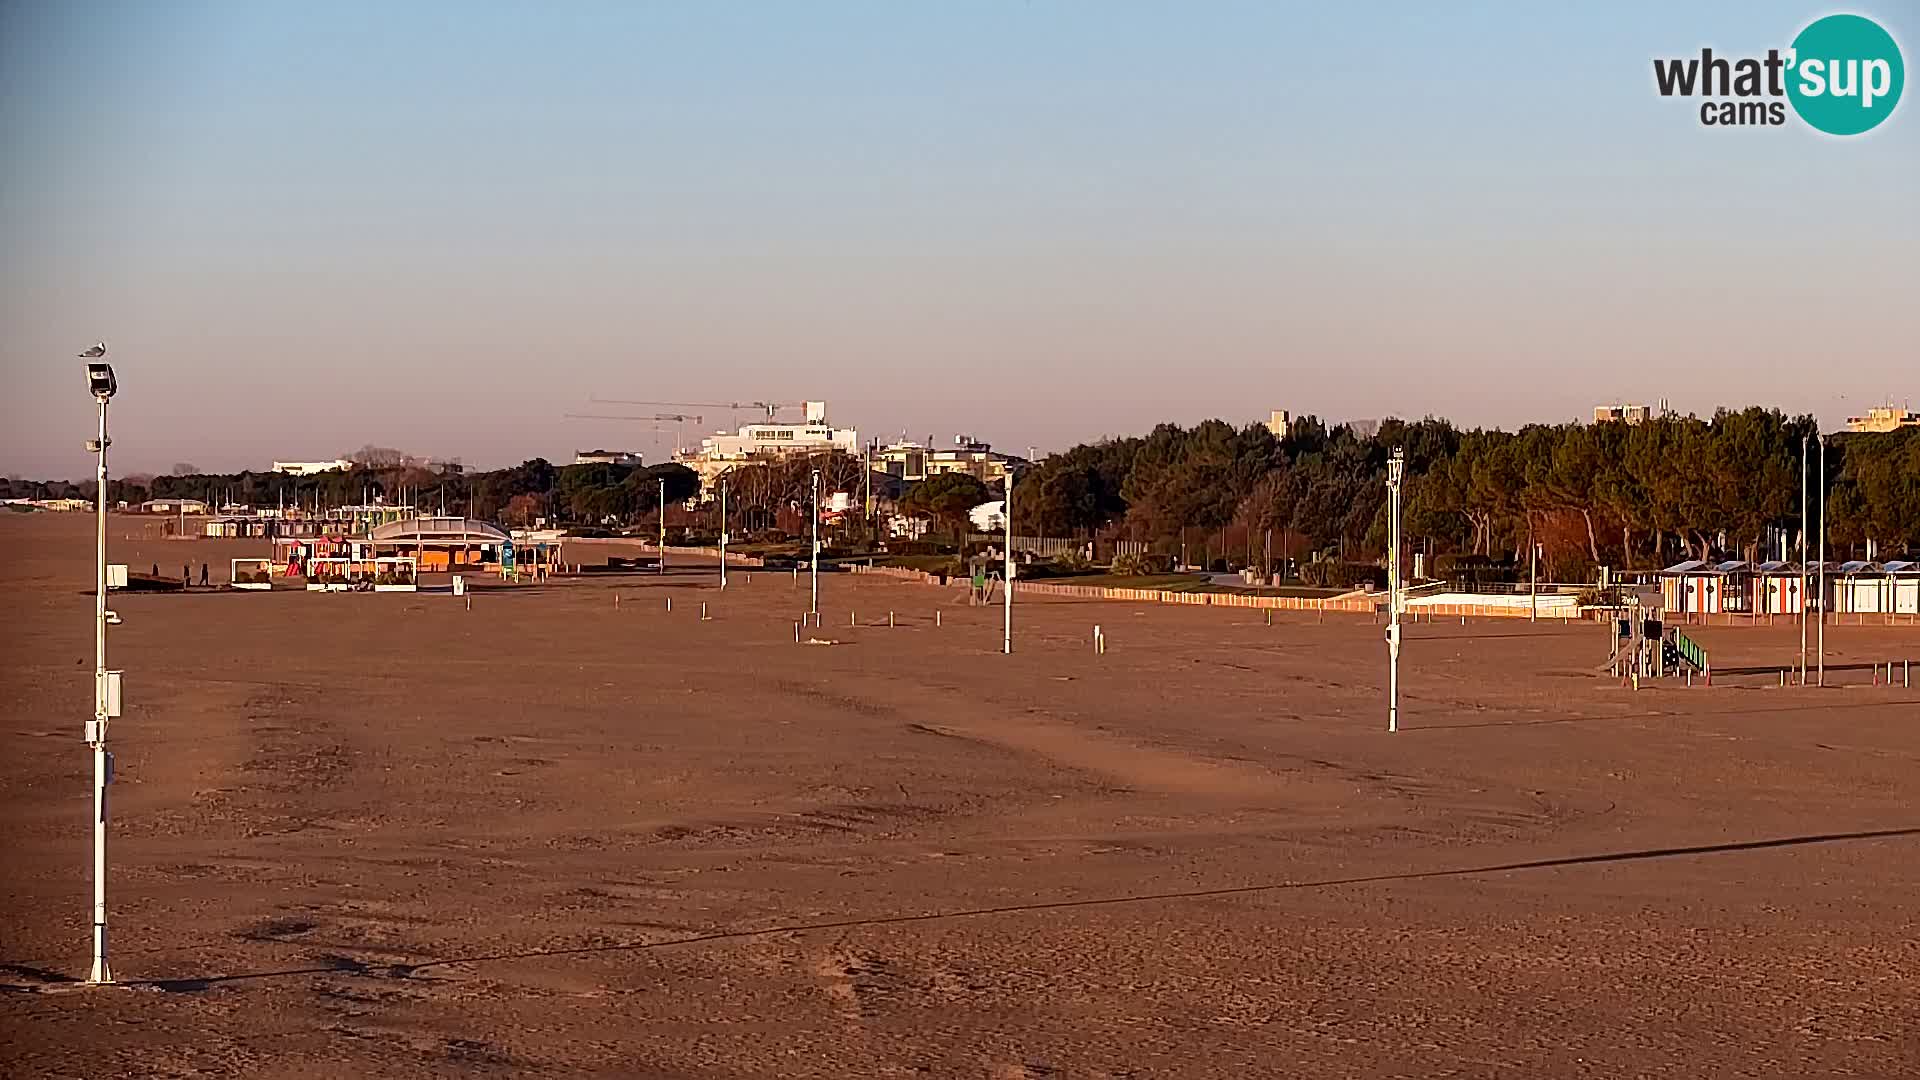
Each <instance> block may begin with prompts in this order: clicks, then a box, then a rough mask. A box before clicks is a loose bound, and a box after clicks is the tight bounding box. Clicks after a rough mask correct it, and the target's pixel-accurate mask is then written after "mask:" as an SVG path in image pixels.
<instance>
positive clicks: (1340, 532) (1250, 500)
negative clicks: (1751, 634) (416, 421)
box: [0, 408, 1920, 580]
mask: <svg viewBox="0 0 1920 1080" xmlns="http://www.w3.org/2000/svg"><path fill="white" fill-rule="evenodd" d="M1818 445H1819V444H1818V442H1817V428H1816V426H1815V423H1814V420H1813V419H1812V418H1811V417H1806V416H1800V417H1787V416H1784V415H1782V414H1781V413H1780V412H1778V411H1776V410H1768V409H1761V408H1747V409H1742V410H1739V411H1730V410H1722V411H1720V412H1718V413H1716V414H1714V416H1713V417H1712V418H1711V419H1708V420H1701V419H1697V418H1694V417H1666V418H1662V419H1658V420H1652V421H1649V422H1647V423H1644V424H1638V425H1631V426H1630V425H1627V424H1621V423H1608V424H1592V425H1587V424H1561V425H1530V426H1527V427H1523V428H1521V429H1520V430H1518V431H1513V432H1508V431H1500V430H1480V429H1473V430H1462V429H1459V428H1456V427H1455V426H1454V425H1453V424H1451V423H1449V422H1447V421H1445V420H1438V419H1431V418H1429V419H1426V420H1420V421H1415V422H1404V421H1400V420H1387V421H1383V422H1382V423H1381V424H1380V425H1379V428H1378V430H1377V431H1375V432H1373V433H1370V434H1369V433H1363V432H1361V431H1357V430H1356V429H1354V428H1353V427H1350V426H1347V425H1332V426H1329V425H1327V424H1325V423H1323V422H1321V421H1320V420H1318V419H1316V418H1313V417H1307V418H1303V419H1301V420H1297V421H1295V422H1294V423H1293V425H1292V426H1291V428H1290V429H1289V430H1288V431H1287V432H1286V433H1285V434H1284V435H1283V436H1276V435H1274V434H1273V433H1272V432H1270V431H1268V430H1267V429H1266V428H1265V427H1264V426H1258V425H1254V426H1249V427H1245V428H1235V427H1233V426H1232V425H1230V424H1227V423H1225V422H1222V421H1218V420H1210V421H1207V422H1205V423H1202V424H1199V425H1197V426H1195V427H1191V428H1183V427H1179V426H1176V425H1172V424H1163V425H1161V426H1160V427H1157V428H1155V429H1154V430H1153V431H1152V432H1151V433H1149V434H1147V435H1144V436H1139V437H1135V438H1122V439H1107V440H1103V441H1100V442H1095V443H1089V444H1085V445H1081V446H1076V447H1073V448H1072V449H1070V450H1067V451H1065V452H1063V453H1057V454H1053V455H1050V456H1048V457H1046V458H1045V459H1043V460H1042V461H1040V462H1038V463H1037V464H1035V465H1034V466H1033V467H1031V468H1029V469H1028V470H1027V471H1026V472H1025V473H1024V474H1023V475H1022V476H1021V478H1020V480H1019V483H1018V486H1017V487H1016V489H1015V493H1014V524H1015V528H1016V530H1018V531H1019V532H1021V533H1022V534H1026V535H1041V536H1056V537H1080V538H1086V537H1091V536H1096V535H1098V536H1106V537H1114V536H1118V537H1121V538H1127V539H1135V540H1141V541H1145V542H1147V543H1148V544H1150V545H1151V546H1152V547H1153V548H1154V549H1156V550H1159V551H1163V552H1166V551H1172V552H1178V551H1179V550H1180V547H1181V544H1182V542H1183V541H1185V540H1187V539H1188V538H1189V537H1197V536H1199V535H1204V534H1206V533H1208V532H1209V531H1215V532H1223V533H1232V534H1234V535H1235V536H1236V537H1237V539H1236V541H1235V542H1234V543H1232V544H1225V543H1222V544H1220V545H1219V546H1218V547H1216V548H1214V549H1213V550H1215V551H1219V550H1228V551H1234V550H1237V551H1239V552H1240V553H1241V554H1242V555H1243V556H1248V557H1250V558H1254V559H1257V558H1258V557H1261V556H1263V555H1264V553H1265V552H1266V550H1267V547H1266V544H1265V543H1264V539H1263V540H1262V542H1259V543H1256V542H1254V538H1255V537H1256V536H1260V535H1261V534H1265V535H1266V536H1271V537H1273V539H1274V544H1273V547H1272V551H1273V553H1274V554H1275V555H1279V554H1290V555H1293V556H1295V557H1305V556H1307V555H1310V554H1314V553H1329V552H1331V553H1334V554H1335V555H1336V557H1339V556H1344V557H1345V558H1347V559H1350V560H1366V559H1371V558H1376V557H1377V556H1379V555H1380V554H1382V553H1383V552H1384V550H1385V547H1386V532H1387V521H1386V471H1387V459H1388V456H1389V454H1390V453H1391V452H1392V450H1393V449H1394V448H1395V447H1400V448H1403V449H1404V451H1405V454H1406V459H1407V478H1406V529H1407V536H1408V541H1409V543H1410V545H1412V546H1413V548H1414V549H1415V550H1425V551H1430V552H1433V553H1436V554H1453V555H1461V556H1480V557H1483V558H1486V559H1488V560H1490V561H1516V562H1517V561H1523V558H1524V555H1525V553H1526V551H1527V548H1528V545H1529V543H1530V542H1533V543H1539V544H1541V545H1542V546H1543V548H1544V550H1545V552H1546V554H1547V557H1548V560H1549V562H1550V564H1551V566H1552V572H1553V573H1555V575H1556V576H1560V575H1564V577H1563V580H1570V579H1573V578H1574V576H1575V575H1582V576H1583V577H1584V574H1585V573H1586V572H1587V571H1590V570H1591V568H1592V567H1593V566H1594V565H1595V564H1604V565H1608V566H1613V567H1617V568H1642V569H1644V568H1647V567H1650V566H1654V565H1664V564H1666V563H1667V562H1670V561H1672V560H1674V559H1676V558H1679V557H1685V556H1689V555H1691V556H1693V557H1697V558H1709V557H1718V556H1728V557H1732V556H1739V557H1744V558H1756V557H1762V556H1764V555H1770V554H1774V553H1776V552H1777V551H1778V546H1779V544H1780V543H1781V542H1782V541H1785V542H1786V543H1788V545H1789V547H1790V549H1791V550H1794V551H1797V540H1796V539H1795V538H1796V537H1797V536H1798V535H1799V531H1800V529H1801V527H1802V525H1803V524H1805V525H1810V526H1814V527H1817V525H1818V507H1819V492H1818V490H1815V491H1814V492H1813V496H1812V500H1811V503H1812V505H1811V506H1810V507H1809V513H1808V516H1807V518H1806V520H1805V521H1804V522H1803V520H1802V517H1801V510H1800V473H1801V464H1802V460H1801V455H1802V452H1803V448H1804V449H1805V450H1807V451H1809V452H1811V453H1812V454H1813V456H1814V458H1815V461H1816V466H1817V458H1818ZM815 469H819V470H820V471H821V474H822V476H821V491H822V497H823V499H824V498H826V497H829V496H831V495H832V494H834V493H836V492H842V493H845V494H846V495H847V496H849V497H850V502H851V503H853V504H854V505H856V506H857V505H859V504H860V503H862V502H863V501H864V499H865V497H866V496H867V494H868V492H869V490H871V494H872V496H873V498H874V501H875V504H876V507H877V508H878V509H879V510H880V512H881V513H882V515H883V516H884V514H885V513H886V512H888V511H889V510H892V509H897V510H898V511H900V512H905V513H922V514H926V515H928V516H931V517H933V518H935V519H938V520H940V521H941V522H943V523H944V524H945V525H946V527H948V528H949V529H951V530H953V531H956V532H957V531H962V530H964V528H965V510H966V505H963V504H970V503H974V502H981V501H986V500H988V499H991V498H994V497H997V495H998V492H997V491H987V490H986V489H984V488H982V487H980V486H979V485H978V484H977V483H967V482H964V481H962V480H960V479H942V480H940V481H939V482H938V483H934V482H927V483H923V484H921V485H918V488H919V489H923V490H916V488H914V487H908V488H906V489H905V490H902V487H901V485H900V483H899V481H897V480H896V479H894V478H892V477H889V476H887V475H885V474H880V473H874V474H867V473H866V472H865V471H864V469H863V467H862V465H861V462H860V460H859V459H858V458H855V457H851V456H849V455H845V454H819V455H815V456H813V457H791V458H785V459H779V460H774V461H769V462H763V463H753V464H748V465H743V466H740V467H737V468H735V469H733V470H732V471H730V472H729V473H728V474H727V478H726V482H727V485H728V492H729V519H730V528H732V529H733V530H735V531H748V530H759V529H784V530H786V531H789V532H797V531H799V530H800V529H802V528H804V522H805V512H806V508H807V506H808V501H809V499H810V497H811V486H812V483H811V474H812V471H813V470H815ZM1816 475H1817V472H1816ZM662 480H665V482H666V492H665V494H666V499H667V502H668V504H669V505H673V504H679V503H683V502H687V501H690V500H693V499H695V498H697V497H699V496H700V494H701V485H700V479H699V477H698V476H697V475H696V474H695V473H694V472H693V471H692V470H690V469H687V468H685V467H684V466H681V465H677V464H672V463H667V464H661V465H655V466H649V467H645V468H628V467H625V466H619V465H564V466H557V465H554V464H551V463H549V462H547V461H544V460H541V459H534V460H532V461H527V462H523V463H521V464H519V465H516V466H513V467H511V468H506V469H496V470H493V471H490V472H467V473H464V474H461V473H449V474H446V475H441V474H436V473H434V472H432V471H430V470H428V469H425V468H421V467H419V466H418V465H415V464H398V465H390V464H373V463H369V464H365V465H361V466H359V467H356V468H354V469H352V470H350V471H343V472H331V473H323V474H321V475H318V476H309V477H291V476H286V475H282V474H278V473H252V472H241V473H233V474H200V473H195V474H190V475H183V476H154V477H132V478H128V479H125V480H115V481H112V482H111V483H110V487H109V497H110V498H112V499H124V500H126V501H127V502H129V503H138V502H143V501H145V500H147V499H149V498H170V497H185V498H196V499H203V500H206V501H207V502H209V503H210V504H219V503H222V502H225V501H227V500H232V501H234V502H238V503H241V504H245V505H252V506H256V507H271V506H275V505H279V504H285V505H289V506H294V505H301V506H313V505H319V506H323V507H327V506H343V505H348V504H356V503H361V502H364V501H366V500H368V499H370V498H373V497H376V496H377V497H383V498H385V499H386V500H387V501H389V502H398V501H406V500H410V501H412V502H413V503H414V504H415V505H417V506H419V507H421V508H422V509H423V510H427V511H437V510H439V509H440V507H442V506H444V507H445V508H446V509H447V510H448V511H449V512H468V513H471V514H473V515H474V516H476V517H479V518H483V519H488V520H496V521H502V522H504V523H507V524H512V525H519V524H526V523H530V522H532V521H534V520H535V519H537V518H542V517H544V518H547V519H548V520H550V521H554V522H560V523H570V524H594V525H601V524H621V523H631V522H636V521H640V520H643V519H650V518H652V516H653V515H654V514H656V513H657V512H658V509H659V502H660V497H661V486H660V485H661V481H662ZM92 494H93V485H92V484H91V483H90V482H86V483H78V484H74V483H65V482H51V483H49V482H23V481H19V480H0V497H9V498H90V497H92ZM1826 494H1827V504H1828V542H1829V550H1830V553H1837V554H1840V555H1846V554H1849V553H1851V554H1856V555H1863V554H1865V548H1866V545H1867V543H1868V542H1869V541H1871V542H1873V543H1874V545H1875V547H1876V550H1877V552H1878V553H1880V554H1881V555H1882V556H1883V557H1884V556H1887V555H1890V554H1892V553H1896V552H1901V551H1915V550H1920V428H1908V429H1903V430H1901V431H1897V432H1889V433H1885V434H1844V435H1835V436H1829V438H1828V447H1827V492H1826ZM848 518H849V519H851V520H852V521H853V524H844V525H842V526H841V527H840V528H841V530H842V531H843V534H844V532H845V530H848V529H856V530H864V529H865V527H866V522H865V520H864V515H861V514H853V515H848ZM712 524H714V525H716V526H717V519H715V521H714V522H713V523H712Z"/></svg>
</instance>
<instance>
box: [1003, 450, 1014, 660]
mask: <svg viewBox="0 0 1920 1080" xmlns="http://www.w3.org/2000/svg"><path fill="white" fill-rule="evenodd" d="M1002 509H1004V510H1005V511H1006V512H1005V514H1004V515H1002V516H1003V517H1004V518H1005V522H1006V527H1007V532H1006V537H1007V551H1006V562H1005V569H1004V570H1002V571H1001V573H1000V577H1001V579H1002V580H1001V582H1000V584H1001V586H1002V587H1003V588H1004V590H1005V592H1006V596H1005V597H1004V605H1003V606H1004V607H1005V609H1006V628H1005V630H1004V631H1003V634H1002V638H1001V643H1000V648H1001V651H1002V652H1004V653H1006V654H1007V655H1009V656H1011V655H1013V470H1012V469H1008V470H1007V503H1006V506H1005V507H1003V508H1002Z"/></svg>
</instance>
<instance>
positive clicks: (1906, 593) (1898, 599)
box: [1882, 559, 1920, 615]
mask: <svg viewBox="0 0 1920 1080" xmlns="http://www.w3.org/2000/svg"><path fill="white" fill-rule="evenodd" d="M1882 568H1883V569H1884V570H1885V571H1886V573H1887V597H1888V601H1889V605H1890V606H1889V607H1888V608H1887V610H1888V611H1891V612H1893V613H1894V614H1896V615H1920V562H1915V561H1912V560H1908V559H1889V560H1887V562H1886V563H1885V565H1884V566H1883V567H1882Z"/></svg>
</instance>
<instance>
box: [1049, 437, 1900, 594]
mask: <svg viewBox="0 0 1920 1080" xmlns="http://www.w3.org/2000/svg"><path fill="white" fill-rule="evenodd" d="M1817 430H1818V429H1817V427H1816V426H1815V423H1814V421H1813V419H1812V418H1811V417H1792V418H1789V417H1786V416H1784V415H1782V414H1781V413H1779V412H1778V411H1774V410H1767V409H1761V408H1748V409H1744V410H1740V411H1737V412H1736V411H1730V410H1722V411H1720V412H1718V413H1716V414H1715V415H1714V416H1713V417H1712V419H1710V420H1701V419H1698V418H1694V417H1664V418H1661V419H1657V420H1652V421H1649V422H1647V423H1644V424H1637V425H1627V424H1620V423H1608V424H1593V425H1585V424H1564V425H1530V426H1527V427H1524V428H1521V429H1520V430H1518V431H1514V432H1507V431H1499V430H1465V431H1463V430H1460V429H1458V428H1456V427H1454V426H1453V425H1452V424H1450V423H1448V422H1447V421H1444V420H1436V419H1431V418H1429V419H1426V420H1421V421H1418V422H1413V423H1407V422H1402V421H1398V420H1388V421H1385V422H1383V423H1382V424H1381V425H1380V427H1379V430H1378V431H1377V432H1374V433H1372V434H1363V433H1361V432H1359V431H1356V430H1355V429H1354V428H1352V427H1348V426H1344V425H1335V426H1332V427H1329V426H1327V425H1326V424H1324V423H1322V422H1320V421H1319V420H1317V419H1315V418H1312V417H1308V418H1305V419H1302V420H1299V421H1296V422H1295V423H1294V424H1293V425H1292V427H1291V429H1290V430H1289V431H1287V432H1286V433H1285V435H1284V436H1276V435H1274V434H1273V433H1272V432H1269V431H1268V430H1267V429H1266V428H1265V427H1261V426H1252V427H1246V428H1240V429H1236V428H1234V427H1232V426H1231V425H1228V424H1226V423H1223V422H1220V421H1208V422H1206V423H1203V424H1200V425H1198V426H1196V427H1192V428H1182V427H1178V426H1175V425H1171V424H1164V425H1161V426H1160V427H1158V428H1155V429H1154V430H1153V432H1152V433H1150V434H1148V435H1146V436H1144V437H1139V438H1126V439H1108V440H1103V441H1101V442H1097V443H1091V444H1086V445H1082V446H1076V447H1074V448H1072V449H1070V450H1068V451H1066V452H1064V453H1060V454H1055V455H1052V456H1051V457H1048V458H1047V459H1046V460H1044V461H1042V462H1040V463H1039V464H1038V465H1037V466H1036V467H1035V468H1034V469H1032V470H1030V471H1029V472H1028V474H1027V475H1026V476H1025V477H1024V478H1023V479H1022V480H1021V482H1020V484H1019V485H1018V487H1017V488H1016V490H1015V494H1014V510H1015V522H1014V523H1015V527H1016V528H1017V529H1018V530H1019V531H1021V532H1022V533H1038V534H1042V535H1052V536H1084V535H1090V534H1094V533H1099V532H1103V531H1105V532H1110V533H1111V532H1120V533H1121V534H1123V535H1127V536H1130V537H1133V538H1136V539H1142V540H1147V541H1152V542H1155V543H1157V544H1159V545H1161V546H1166V545H1168V544H1170V543H1172V542H1174V540H1175V538H1176V537H1179V536H1181V535H1184V532H1185V530H1187V529H1189V528H1193V527H1199V528H1202V529H1220V528H1225V527H1240V528H1249V529H1255V530H1275V531H1278V532H1281V533H1284V534H1287V535H1288V536H1289V538H1293V537H1297V538H1300V540H1301V541H1302V542H1303V543H1304V545H1305V546H1306V547H1307V548H1309V549H1312V550H1324V549H1327V548H1331V547H1336V546H1339V547H1345V548H1346V549H1347V550H1348V551H1350V552H1352V551H1356V550H1358V551H1367V552H1380V551H1383V550H1384V547H1385V537H1386V486H1385V483H1386V466H1387V458H1388V456H1389V454H1390V453H1391V452H1392V450H1393V448H1394V447H1401V448H1403V449H1404V451H1405V453H1406V458H1407V488H1406V525H1407V531H1408V536H1409V538H1410V539H1411V540H1412V541H1413V542H1414V543H1416V544H1418V545H1421V546H1423V547H1425V548H1427V549H1429V550H1434V551H1439V552H1454V553H1461V554H1478V555H1486V556H1493V557H1512V558H1515V559H1518V558H1519V557H1521V556H1522V555H1524V553H1525V552H1526V549H1527V545H1528V543H1529V542H1530V540H1531V541H1537V542H1543V543H1548V544H1550V545H1552V546H1554V547H1556V548H1557V549H1558V550H1559V552H1560V553H1561V554H1562V555H1563V556H1566V555H1573V556H1577V557H1578V560H1577V561H1580V562H1585V563H1606V564H1608V565H1612V566H1616V567H1631V566H1635V565H1641V564H1645V563H1648V562H1651V561H1657V560H1661V559H1666V558H1668V557H1669V556H1670V555H1672V554H1676V553H1689V554H1691V555H1693V556H1695V557H1701V558H1705V557H1709V556H1711V555H1714V554H1729V555H1740V556H1744V557H1749V558H1751V557H1757V556H1759V555H1760V554H1761V549H1762V547H1763V545H1766V544H1767V543H1768V541H1770V540H1775V539H1778V538H1780V537H1791V536H1794V535H1797V531H1798V529H1799V528H1800V527H1801V525H1802V519H1801V513H1800V472H1801V467H1802V454H1803V451H1805V450H1807V449H1808V448H1810V449H1811V452H1812V453H1813V454H1814V455H1815V456H1816V458H1815V460H1816V464H1815V468H1816V469H1817V452H1818V444H1817V443H1815V442H1812V441H1811V440H1813V439H1815V438H1817ZM1827 454H1828V462H1827V469H1828V508H1829V509H1828V515H1829V522H1828V530H1829V540H1830V541H1831V542H1833V543H1835V544H1839V545H1842V546H1843V547H1853V546H1857V545H1862V544H1864V543H1865V542H1866V541H1868V540H1873V541H1877V543H1878V544H1879V546H1880V547H1881V548H1882V549H1886V550H1898V549H1901V548H1911V547H1920V429H1908V430H1903V431H1899V432H1890V433H1886V434H1848V435H1843V436H1836V437H1833V438H1832V439H1831V440H1830V444H1829V446H1828V450H1827ZM1812 501H1813V502H1814V504H1815V505H1814V506H1813V507H1811V508H1810V513H1809V518H1810V519H1812V520H1813V521H1814V522H1815V523H1816V524H1817V508H1818V507H1817V504H1818V493H1817V492H1815V494H1814V495H1813V500H1812Z"/></svg>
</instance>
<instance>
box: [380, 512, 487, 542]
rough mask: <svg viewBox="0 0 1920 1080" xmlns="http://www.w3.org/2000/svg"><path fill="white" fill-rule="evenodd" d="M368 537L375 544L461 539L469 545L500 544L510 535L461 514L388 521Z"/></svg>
mask: <svg viewBox="0 0 1920 1080" xmlns="http://www.w3.org/2000/svg"><path fill="white" fill-rule="evenodd" d="M368 536H369V538H370V539H372V540H373V541H374V542H376V543H386V544H392V543H403V544H413V543H429V544H431V543H433V542H435V541H440V542H442V543H445V542H448V541H453V542H458V541H459V540H461V539H462V538H465V539H466V541H467V542H468V543H470V544H497V543H500V542H501V541H503V540H505V539H506V538H507V534H506V533H503V532H501V531H500V530H499V529H498V528H497V527H495V526H492V525H489V524H487V523H486V522H484V521H475V520H474V519H472V518H460V517H425V518H415V519H413V520H412V521H389V522H387V523H386V524H385V525H376V526H374V528H373V532H371V533H369V534H368Z"/></svg>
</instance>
